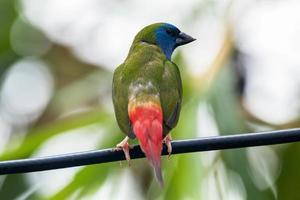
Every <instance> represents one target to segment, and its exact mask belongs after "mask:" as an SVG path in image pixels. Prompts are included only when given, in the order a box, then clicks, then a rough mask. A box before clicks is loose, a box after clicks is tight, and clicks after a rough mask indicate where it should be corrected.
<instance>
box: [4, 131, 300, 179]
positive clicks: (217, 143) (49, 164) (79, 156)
mask: <svg viewBox="0 0 300 200" xmlns="http://www.w3.org/2000/svg"><path fill="white" fill-rule="evenodd" d="M297 141H300V128H299V129H287V130H279V131H269V132H262V133H248V134H239V135H227V136H217V137H207V138H198V139H190V140H178V141H173V142H172V147H173V151H172V154H181V153H191V152H198V151H211V150H221V149H233V148H242V147H251V146H262V145H272V144H283V143H291V142H297ZM167 154H168V152H167V149H166V146H164V148H163V151H162V155H167ZM130 156H131V159H136V158H143V157H145V155H144V153H143V152H142V151H141V149H140V147H139V146H138V145H136V146H134V147H133V149H132V150H131V151H130ZM120 160H125V157H124V154H123V152H122V151H114V150H113V149H111V148H110V149H103V150H95V151H87V152H79V153H72V154H65V155H58V156H49V157H44V158H31V159H22V160H11V161H2V162H0V175H4V174H14V173H26V172H35V171H44V170H51V169H59V168H67V167H75V166H82V165H90V164H97V163H107V162H113V161H120Z"/></svg>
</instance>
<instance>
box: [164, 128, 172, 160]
mask: <svg viewBox="0 0 300 200" xmlns="http://www.w3.org/2000/svg"><path fill="white" fill-rule="evenodd" d="M163 142H164V143H165V144H166V145H167V148H168V153H169V154H168V160H170V157H171V153H172V144H171V142H172V137H171V135H170V134H168V135H167V136H166V137H165V139H164V141H163Z"/></svg>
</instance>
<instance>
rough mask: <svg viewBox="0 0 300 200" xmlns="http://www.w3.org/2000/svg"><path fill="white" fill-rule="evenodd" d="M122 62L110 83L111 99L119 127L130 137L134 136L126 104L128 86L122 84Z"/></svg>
mask: <svg viewBox="0 0 300 200" xmlns="http://www.w3.org/2000/svg"><path fill="white" fill-rule="evenodd" d="M123 73H124V64H121V65H120V66H119V67H118V68H117V69H116V70H115V72H114V76H113V84H112V99H113V104H114V109H115V116H116V119H117V122H118V125H119V127H120V129H121V130H122V131H123V132H124V133H126V134H127V135H128V136H129V137H130V138H135V135H134V134H133V132H132V127H131V123H130V120H129V116H128V112H127V106H128V86H127V84H124V81H125V80H123V79H124V77H125V76H124V75H123Z"/></svg>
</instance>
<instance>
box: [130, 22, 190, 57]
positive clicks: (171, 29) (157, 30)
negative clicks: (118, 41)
mask: <svg viewBox="0 0 300 200" xmlns="http://www.w3.org/2000/svg"><path fill="white" fill-rule="evenodd" d="M194 40H195V39H194V38H192V37H191V36H189V35H187V34H185V33H183V32H181V31H180V30H179V29H178V28H177V27H176V26H174V25H172V24H168V23H156V24H151V25H149V26H146V27H145V28H143V29H142V30H141V31H140V32H139V33H138V34H137V35H136V37H135V40H134V42H135V43H137V42H146V43H150V44H154V45H157V46H159V47H160V48H161V50H162V51H163V52H164V54H165V55H166V57H167V58H168V59H169V60H170V59H171V56H172V53H173V51H174V50H175V49H176V47H178V46H181V45H184V44H187V43H190V42H193V41H194Z"/></svg>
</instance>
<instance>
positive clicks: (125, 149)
mask: <svg viewBox="0 0 300 200" xmlns="http://www.w3.org/2000/svg"><path fill="white" fill-rule="evenodd" d="M128 140H129V137H128V136H126V137H125V138H124V140H122V141H121V142H120V143H119V144H117V146H116V148H115V149H114V151H119V150H123V152H124V154H125V158H126V160H127V162H128V164H129V165H130V154H129V149H131V148H132V147H131V146H130V145H129V144H128Z"/></svg>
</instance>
